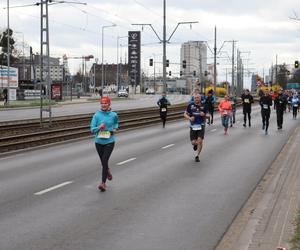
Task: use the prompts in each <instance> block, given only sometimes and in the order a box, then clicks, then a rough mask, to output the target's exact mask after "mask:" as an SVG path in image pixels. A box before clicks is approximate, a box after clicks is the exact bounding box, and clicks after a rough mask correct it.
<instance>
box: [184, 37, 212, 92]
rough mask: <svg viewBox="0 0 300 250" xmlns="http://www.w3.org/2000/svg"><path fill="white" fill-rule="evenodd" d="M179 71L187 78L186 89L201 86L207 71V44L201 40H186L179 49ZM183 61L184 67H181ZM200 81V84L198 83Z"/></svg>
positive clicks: (190, 89)
mask: <svg viewBox="0 0 300 250" xmlns="http://www.w3.org/2000/svg"><path fill="white" fill-rule="evenodd" d="M180 61H181V64H180V71H181V72H182V77H183V78H185V79H186V80H187V89H188V90H189V91H190V92H191V91H193V89H194V88H195V87H196V86H197V85H201V86H203V84H202V82H203V81H204V80H205V79H206V77H207V76H205V72H206V73H207V46H206V43H205V42H203V41H188V42H186V43H183V44H182V46H181V50H180ZM183 61H185V62H186V67H185V68H183ZM206 75H207V74H206ZM199 83H201V84H199Z"/></svg>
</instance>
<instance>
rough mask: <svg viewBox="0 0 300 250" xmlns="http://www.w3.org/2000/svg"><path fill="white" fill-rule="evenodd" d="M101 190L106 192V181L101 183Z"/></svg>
mask: <svg viewBox="0 0 300 250" xmlns="http://www.w3.org/2000/svg"><path fill="white" fill-rule="evenodd" d="M98 188H99V190H100V191H101V192H104V191H105V190H106V185H105V183H104V182H102V183H101V184H100V185H99V187H98Z"/></svg>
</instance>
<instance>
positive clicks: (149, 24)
mask: <svg viewBox="0 0 300 250" xmlns="http://www.w3.org/2000/svg"><path fill="white" fill-rule="evenodd" d="M132 25H135V26H138V25H139V26H150V27H151V29H152V30H153V32H154V33H155V35H156V37H157V38H158V40H159V41H160V42H163V40H162V39H161V38H160V37H159V35H158V34H157V32H156V30H155V29H154V28H153V26H152V24H151V23H133V24H132Z"/></svg>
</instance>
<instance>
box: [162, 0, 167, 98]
mask: <svg viewBox="0 0 300 250" xmlns="http://www.w3.org/2000/svg"><path fill="white" fill-rule="evenodd" d="M166 43H167V41H166V0H164V22H163V84H164V88H163V91H164V92H167V82H166V75H167V68H166V53H167V50H166Z"/></svg>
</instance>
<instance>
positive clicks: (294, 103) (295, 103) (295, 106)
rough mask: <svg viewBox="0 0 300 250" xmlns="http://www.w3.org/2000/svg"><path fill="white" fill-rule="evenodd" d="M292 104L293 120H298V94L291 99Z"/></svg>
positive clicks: (299, 102)
mask: <svg viewBox="0 0 300 250" xmlns="http://www.w3.org/2000/svg"><path fill="white" fill-rule="evenodd" d="M290 102H291V106H292V109H293V119H297V112H298V108H299V104H300V100H299V97H298V96H297V93H294V94H293V97H292V98H291V99H290Z"/></svg>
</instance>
